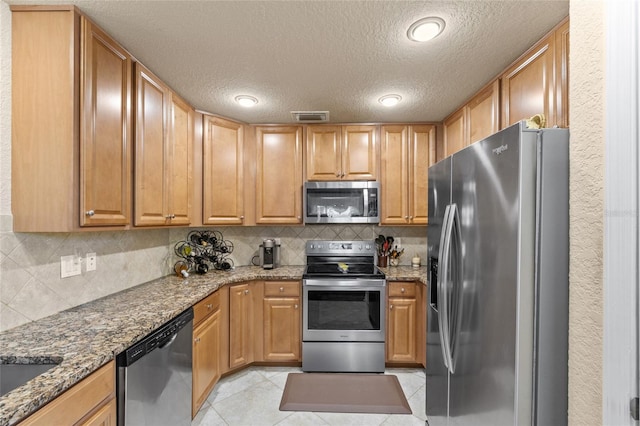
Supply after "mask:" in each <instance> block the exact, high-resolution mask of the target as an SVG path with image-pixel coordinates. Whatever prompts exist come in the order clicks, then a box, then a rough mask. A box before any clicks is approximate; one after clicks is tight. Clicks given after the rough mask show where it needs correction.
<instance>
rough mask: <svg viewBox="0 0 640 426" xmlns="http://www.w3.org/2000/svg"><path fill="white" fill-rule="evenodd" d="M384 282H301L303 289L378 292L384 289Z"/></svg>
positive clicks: (343, 280) (335, 280)
mask: <svg viewBox="0 0 640 426" xmlns="http://www.w3.org/2000/svg"><path fill="white" fill-rule="evenodd" d="M386 285H387V282H386V280H358V279H305V280H303V281H302V287H303V288H313V289H314V290H316V289H322V290H346V289H358V290H361V289H367V290H378V289H381V288H385V287H386Z"/></svg>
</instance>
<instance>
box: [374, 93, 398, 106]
mask: <svg viewBox="0 0 640 426" xmlns="http://www.w3.org/2000/svg"><path fill="white" fill-rule="evenodd" d="M401 100H402V96H400V95H384V96H382V97H381V98H380V99H378V102H380V103H381V104H382V105H384V106H387V107H392V106H395V105H398V102H400V101H401Z"/></svg>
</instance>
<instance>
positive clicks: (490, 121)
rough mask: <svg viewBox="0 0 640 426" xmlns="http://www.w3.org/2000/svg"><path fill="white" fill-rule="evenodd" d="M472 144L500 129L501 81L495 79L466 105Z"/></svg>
mask: <svg viewBox="0 0 640 426" xmlns="http://www.w3.org/2000/svg"><path fill="white" fill-rule="evenodd" d="M465 108H466V111H465V114H466V117H467V132H468V134H469V136H468V139H467V140H468V143H467V145H470V144H472V143H474V142H478V141H479V140H482V139H484V138H486V137H487V136H491V135H492V134H494V133H495V132H497V131H498V130H500V82H499V81H498V80H495V81H493V82H492V83H491V84H489V85H487V86H485V87H484V88H483V89H482V90H481V91H480V92H478V93H477V94H476V95H475V96H474V97H473V98H472V99H471V100H470V101H469V102H468V103H467V105H466V106H465Z"/></svg>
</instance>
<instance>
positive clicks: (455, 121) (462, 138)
mask: <svg viewBox="0 0 640 426" xmlns="http://www.w3.org/2000/svg"><path fill="white" fill-rule="evenodd" d="M466 121H467V120H466V119H465V108H464V107H462V108H460V109H459V110H458V111H456V112H454V113H453V114H452V115H450V116H449V117H447V118H446V119H445V120H444V123H443V130H444V156H445V157H448V156H450V155H452V154H455V153H456V152H458V151H460V150H461V149H463V148H465V147H466V146H467V145H468V144H469V143H468V142H467V135H466V129H467V123H466Z"/></svg>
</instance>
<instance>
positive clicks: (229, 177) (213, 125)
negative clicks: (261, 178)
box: [202, 115, 244, 225]
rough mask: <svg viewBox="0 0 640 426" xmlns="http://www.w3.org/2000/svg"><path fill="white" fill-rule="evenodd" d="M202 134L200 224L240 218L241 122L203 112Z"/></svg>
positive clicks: (228, 222) (234, 221)
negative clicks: (201, 221)
mask: <svg viewBox="0 0 640 426" xmlns="http://www.w3.org/2000/svg"><path fill="white" fill-rule="evenodd" d="M203 120H204V123H203V126H204V136H203V138H204V139H203V203H202V208H203V223H204V224H206V225H241V224H242V223H243V221H244V191H243V167H242V164H243V149H244V148H243V146H244V135H243V130H242V125H241V124H240V123H235V122H233V121H229V120H223V119H221V118H217V117H212V116H209V115H205V116H204V118H203Z"/></svg>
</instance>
